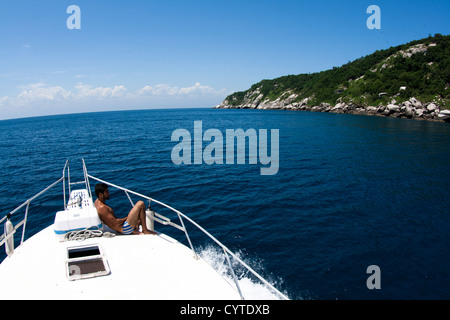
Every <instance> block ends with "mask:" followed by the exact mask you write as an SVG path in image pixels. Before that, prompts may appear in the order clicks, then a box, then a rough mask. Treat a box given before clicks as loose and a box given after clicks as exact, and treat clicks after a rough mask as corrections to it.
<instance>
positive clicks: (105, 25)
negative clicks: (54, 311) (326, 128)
mask: <svg viewBox="0 0 450 320" xmlns="http://www.w3.org/2000/svg"><path fill="white" fill-rule="evenodd" d="M373 4H374V5H378V6H379V7H380V9H381V29H380V30H369V29H368V28H367V27H366V21H367V19H368V18H369V17H370V14H367V13H366V10H367V8H368V7H369V6H370V5H373ZM70 5H77V6H79V8H80V10H81V15H80V16H81V29H80V30H70V29H68V28H67V25H66V21H67V19H68V18H69V17H70V15H71V14H68V13H67V12H66V10H67V8H68V7H69V6H70ZM449 16H450V1H448V0H438V1H416V0H410V1H379V0H371V1H365V0H349V1H321V0H316V1H300V0H297V1H290V0H276V1H273V0H258V1H256V0H239V1H235V0H222V1H215V0H209V1H204V0H191V1H179V0H164V1H158V0H154V1H150V0H146V1H144V0H133V1H123V0H114V1H113V0H68V1H66V0H52V1H47V0H40V1H35V0H27V1H25V0H2V1H1V2H0V43H1V46H0V119H7V118H16V117H27V116H36V115H47V114H61V113H72V112H89V111H107V110H125V109H140V108H169V107H212V106H214V105H217V104H219V103H220V102H221V101H222V100H223V99H224V98H225V97H226V96H227V95H228V94H230V93H232V92H234V91H241V90H246V89H248V88H249V87H250V86H251V85H252V84H254V83H256V82H259V81H260V80H262V79H272V78H276V77H279V76H283V75H287V74H300V73H309V72H318V71H323V70H326V69H330V68H332V67H334V66H341V65H342V64H345V63H347V62H349V61H352V60H354V59H356V58H359V57H362V56H365V55H367V54H370V53H373V52H374V51H376V50H379V49H386V48H389V47H391V46H396V45H399V44H403V43H406V42H409V41H412V40H417V39H421V38H425V37H427V36H428V35H430V34H431V35H434V34H435V33H441V34H443V35H448V34H450V32H449V31H450V24H449V22H448V17H449Z"/></svg>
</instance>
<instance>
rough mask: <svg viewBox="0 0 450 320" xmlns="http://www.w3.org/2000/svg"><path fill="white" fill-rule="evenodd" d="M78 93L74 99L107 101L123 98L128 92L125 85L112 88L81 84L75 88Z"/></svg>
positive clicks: (74, 95)
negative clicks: (107, 99) (108, 99)
mask: <svg viewBox="0 0 450 320" xmlns="http://www.w3.org/2000/svg"><path fill="white" fill-rule="evenodd" d="M75 89H77V90H78V91H77V92H75V93H74V94H73V98H74V99H84V98H94V99H106V98H117V97H123V96H124V95H125V93H126V91H127V88H125V87H124V86H123V85H121V86H114V87H113V88H111V87H97V88H93V87H92V86H89V85H85V84H82V83H79V84H78V85H76V86H75Z"/></svg>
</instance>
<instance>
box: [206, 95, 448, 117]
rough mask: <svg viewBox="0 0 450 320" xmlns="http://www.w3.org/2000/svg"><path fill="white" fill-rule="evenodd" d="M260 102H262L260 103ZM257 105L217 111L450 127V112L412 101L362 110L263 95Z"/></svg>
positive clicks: (225, 105) (225, 104) (341, 104)
mask: <svg viewBox="0 0 450 320" xmlns="http://www.w3.org/2000/svg"><path fill="white" fill-rule="evenodd" d="M258 98H259V99H258ZM258 98H257V99H255V100H253V101H247V102H244V103H243V104H241V105H238V106H232V105H231V104H229V102H228V101H227V100H225V101H223V102H222V103H221V104H219V105H218V106H215V107H214V108H215V109H260V110H261V109H264V110H267V109H272V110H292V111H313V112H331V113H348V114H360V115H371V116H382V117H383V116H384V117H391V118H405V119H416V120H429V121H439V122H447V123H450V110H445V109H443V110H440V108H439V107H438V106H437V105H436V104H434V103H433V102H429V103H423V102H421V101H419V100H417V99H416V98H414V97H412V98H411V99H409V100H408V101H404V102H402V103H399V104H396V103H395V101H391V103H389V104H388V105H386V106H384V105H381V104H380V105H378V106H361V105H358V104H355V103H353V102H350V103H348V104H347V103H345V102H338V103H337V104H336V105H334V106H332V105H330V104H329V103H321V104H320V105H318V106H308V101H309V98H305V99H303V100H302V101H300V102H292V101H293V100H295V99H296V98H297V96H296V95H290V96H289V97H288V98H287V99H280V98H278V99H276V100H274V101H268V100H267V99H266V100H264V101H261V98H262V97H261V95H260V96H258Z"/></svg>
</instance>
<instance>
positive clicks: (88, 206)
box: [0, 160, 288, 300]
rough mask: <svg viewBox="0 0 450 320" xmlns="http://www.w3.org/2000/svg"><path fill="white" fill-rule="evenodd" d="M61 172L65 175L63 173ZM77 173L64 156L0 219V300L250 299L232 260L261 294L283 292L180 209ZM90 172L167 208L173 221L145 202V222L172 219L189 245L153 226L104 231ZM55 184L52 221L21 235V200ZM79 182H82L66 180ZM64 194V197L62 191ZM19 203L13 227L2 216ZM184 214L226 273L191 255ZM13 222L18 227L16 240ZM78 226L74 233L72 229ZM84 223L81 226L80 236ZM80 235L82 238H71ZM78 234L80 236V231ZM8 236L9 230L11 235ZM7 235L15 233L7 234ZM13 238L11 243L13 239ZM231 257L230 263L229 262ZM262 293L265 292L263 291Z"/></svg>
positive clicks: (279, 296) (23, 225) (23, 223)
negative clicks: (58, 170) (0, 230)
mask: <svg viewBox="0 0 450 320" xmlns="http://www.w3.org/2000/svg"><path fill="white" fill-rule="evenodd" d="M66 172H67V175H66ZM83 174H84V180H83V181H81V182H70V169H69V162H68V161H67V162H66V165H65V167H64V170H63V175H62V177H61V178H60V179H58V180H57V181H56V182H54V183H53V184H51V185H50V186H48V187H47V188H45V189H44V190H42V191H41V192H39V193H38V194H36V195H35V196H34V197H32V198H30V199H29V200H27V201H26V202H24V203H23V204H22V205H20V206H19V207H17V208H16V209H14V210H13V211H11V212H10V213H9V214H8V215H7V216H6V217H4V218H2V219H1V220H0V223H1V224H3V225H4V234H3V235H1V236H0V247H1V246H5V249H6V252H7V255H8V256H7V257H6V258H5V259H4V260H3V262H2V263H1V264H0V283H1V284H2V290H0V299H2V300H4V299H156V300H211V299H212V300H222V299H225V300H236V299H246V298H250V299H254V298H255V297H247V296H246V292H245V291H243V290H242V288H241V285H240V279H238V277H237V276H236V273H235V271H234V268H233V265H234V263H238V264H240V265H241V266H242V267H243V268H245V269H246V270H247V272H248V274H249V275H251V276H252V279H255V281H258V282H259V283H260V285H261V286H263V287H264V288H265V290H267V292H268V293H269V295H270V296H269V298H273V299H288V298H287V296H286V295H284V294H283V293H281V292H280V291H279V290H277V289H276V288H275V287H274V286H273V285H272V284H270V283H269V282H268V281H267V280H265V279H264V278H263V277H262V276H261V275H259V274H258V273H257V272H256V271H254V270H253V269H252V268H251V267H250V266H248V265H247V264H246V263H245V262H244V261H242V260H241V259H240V258H239V257H238V256H237V255H235V254H234V253H233V252H231V251H230V250H229V249H228V248H227V247H226V246H224V245H223V244H222V243H221V242H219V241H218V240H217V239H216V238H214V237H213V236H212V235H211V234H209V233H208V232H207V231H206V230H204V229H203V228H202V227H201V226H199V225H198V224H197V223H196V222H194V221H193V220H192V219H190V218H189V217H187V216H186V215H184V214H183V213H181V212H180V211H178V210H176V209H174V208H172V207H170V206H168V205H166V204H164V203H162V202H160V201H157V200H155V199H152V198H150V197H147V196H145V195H142V194H139V193H137V192H134V191H131V190H128V189H125V188H123V187H120V186H118V185H115V184H112V183H109V182H106V181H104V180H101V179H98V178H96V177H94V176H91V175H89V174H88V172H87V169H86V166H85V163H84V160H83ZM90 179H92V180H95V181H98V182H104V183H106V184H108V185H109V186H110V187H116V188H119V189H120V190H123V191H124V192H125V194H126V195H127V196H128V199H129V200H130V202H131V204H133V201H132V200H131V197H130V194H133V195H136V196H138V197H140V198H142V199H145V200H146V201H149V202H151V203H152V204H155V203H156V204H157V205H160V206H162V207H165V208H167V209H169V210H171V211H172V212H174V213H175V214H176V215H177V217H178V218H179V221H180V224H176V223H174V222H173V221H171V220H170V219H168V218H167V217H165V216H163V215H161V214H158V213H156V212H155V211H153V210H152V209H151V208H149V209H147V211H146V214H147V225H148V226H150V228H151V229H152V230H154V223H155V222H157V223H160V224H164V225H169V226H172V227H174V228H176V229H178V230H180V231H182V232H184V234H185V236H186V239H187V243H188V244H189V247H187V246H185V245H184V244H182V243H181V242H179V241H177V240H175V239H174V238H172V237H170V236H168V235H166V234H164V233H160V232H158V230H155V231H156V232H157V235H120V234H118V235H115V236H112V235H111V234H110V233H107V232H104V228H103V225H102V222H101V220H100V219H99V218H98V215H97V211H96V209H95V207H94V206H93V202H92V194H91V190H90ZM61 182H62V184H63V201H64V207H63V210H62V211H59V212H57V213H56V214H55V221H54V224H53V225H51V226H49V227H47V228H45V229H43V230H41V231H40V232H38V233H36V234H35V235H34V236H32V237H30V238H29V239H27V240H26V241H24V236H25V231H26V223H27V219H28V215H29V212H28V211H29V206H30V203H31V202H32V201H34V200H35V199H36V198H39V197H41V196H42V194H44V193H46V192H47V191H49V190H50V189H52V188H53V187H54V186H56V185H58V184H60V183H61ZM78 184H84V189H77V190H71V187H72V186H74V185H78ZM67 189H68V191H69V198H68V200H67V201H66V191H67ZM23 209H24V211H25V212H24V218H23V219H22V220H21V221H20V222H18V223H17V224H16V225H15V226H13V225H12V223H11V221H10V217H11V216H13V215H16V214H18V213H19V212H21V210H22V211H23ZM185 221H188V222H189V223H191V224H192V225H194V226H195V227H196V228H198V229H199V230H200V231H201V232H202V233H204V234H205V235H206V236H208V237H209V239H210V240H211V241H212V242H213V243H214V244H215V246H218V248H220V250H222V251H223V255H224V256H225V259H224V260H225V261H226V266H227V268H226V270H227V271H226V272H225V274H224V272H223V270H222V271H221V272H219V271H218V270H216V269H214V268H213V267H212V266H211V265H210V264H209V263H207V262H206V261H205V260H204V259H203V258H201V257H199V255H198V253H197V252H196V251H195V249H194V246H193V245H192V242H191V239H190V237H189V234H188V232H187V229H186V226H185ZM19 228H22V234H21V238H20V239H19V237H18V236H19V233H18V232H17V231H18V229H19ZM80 230H81V232H80ZM85 230H88V234H87V235H86V232H85ZM76 233H78V234H82V241H80V239H78V240H77V239H76V237H69V236H71V235H72V236H76ZM83 234H84V236H83ZM14 236H16V237H14ZM14 238H16V239H15V240H14ZM19 240H20V244H19V245H18V246H17V247H16V248H14V241H16V242H19ZM231 261H233V263H232V262H231ZM264 298H265V299H267V296H265V297H264Z"/></svg>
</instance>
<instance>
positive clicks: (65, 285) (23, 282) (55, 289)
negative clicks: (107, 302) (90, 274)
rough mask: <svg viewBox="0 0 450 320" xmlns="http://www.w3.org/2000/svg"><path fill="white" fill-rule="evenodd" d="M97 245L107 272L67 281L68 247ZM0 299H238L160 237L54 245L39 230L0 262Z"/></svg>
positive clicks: (200, 263)
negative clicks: (0, 286)
mask: <svg viewBox="0 0 450 320" xmlns="http://www.w3.org/2000/svg"><path fill="white" fill-rule="evenodd" d="M89 244H98V245H100V247H101V249H102V252H103V256H104V257H105V258H106V261H107V265H108V266H109V269H110V273H109V274H108V275H104V276H99V277H95V278H89V279H80V280H73V281H70V280H69V279H68V277H67V275H66V273H67V271H66V270H67V266H66V261H67V260H68V253H67V248H68V247H77V246H85V245H89ZM0 283H1V284H2V288H5V289H6V290H5V289H4V290H1V291H0V299H2V300H4V299H156V300H184V299H188V300H196V299H201V300H210V299H214V300H221V299H225V300H237V299H240V295H239V293H238V292H237V290H236V289H235V288H233V287H232V286H231V285H230V284H229V283H228V282H227V281H226V280H225V279H224V278H222V277H221V275H219V274H218V273H217V271H215V270H214V269H213V268H211V266H210V265H209V264H208V263H207V262H205V261H204V260H203V259H201V258H199V259H195V258H194V256H193V252H192V250H190V249H189V248H187V247H186V246H184V245H183V244H181V243H180V242H178V241H176V240H174V239H173V238H171V237H169V236H167V235H164V234H158V235H128V236H124V235H117V236H115V237H113V238H106V237H100V238H90V239H87V240H84V241H66V242H59V241H58V239H56V236H55V234H54V231H53V226H49V227H48V228H46V229H44V230H42V231H41V232H39V233H37V234H36V235H34V236H33V237H31V238H30V239H28V240H27V241H25V242H24V243H23V244H22V245H21V246H20V247H18V248H16V250H15V252H14V254H13V255H12V256H11V257H8V258H6V259H5V260H4V261H3V263H2V264H0Z"/></svg>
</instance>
